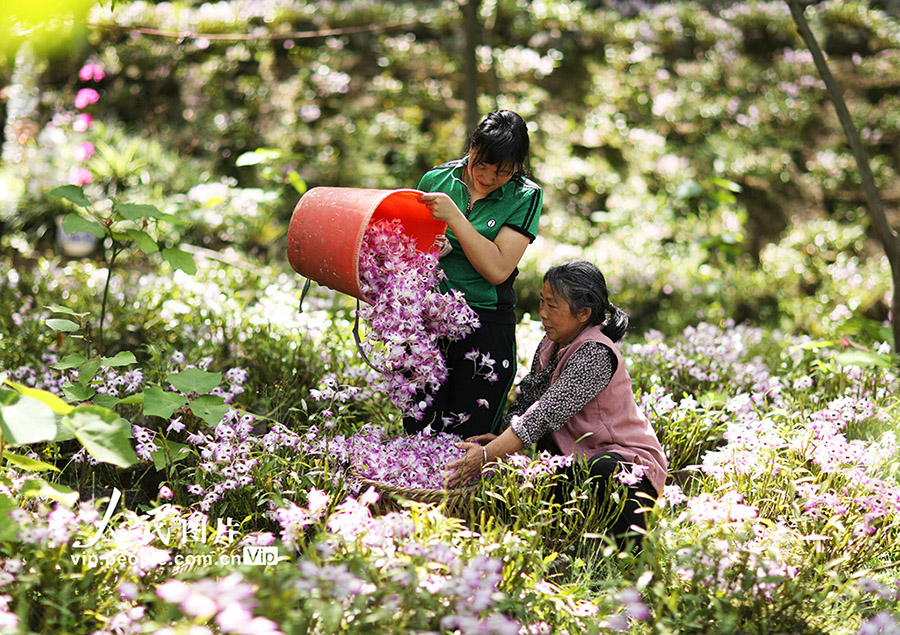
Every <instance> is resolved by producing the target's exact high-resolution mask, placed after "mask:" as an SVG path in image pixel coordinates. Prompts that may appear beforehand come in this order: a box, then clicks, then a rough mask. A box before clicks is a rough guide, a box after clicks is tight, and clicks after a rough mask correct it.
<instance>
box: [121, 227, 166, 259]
mask: <svg viewBox="0 0 900 635" xmlns="http://www.w3.org/2000/svg"><path fill="white" fill-rule="evenodd" d="M125 233H126V234H127V235H128V237H129V238H131V240H133V241H134V242H135V244H136V245H137V246H138V249H140V250H141V251H143V252H144V253H145V254H155V253H156V252H157V251H159V246H158V245H157V244H156V241H155V240H153V238H151V236H150V234H148V233H147V232H145V231H144V230H142V229H128V230H126V231H125Z"/></svg>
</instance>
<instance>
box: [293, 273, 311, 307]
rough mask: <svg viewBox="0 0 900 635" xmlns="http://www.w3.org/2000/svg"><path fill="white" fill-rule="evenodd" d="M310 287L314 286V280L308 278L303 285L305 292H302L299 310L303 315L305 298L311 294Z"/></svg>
mask: <svg viewBox="0 0 900 635" xmlns="http://www.w3.org/2000/svg"><path fill="white" fill-rule="evenodd" d="M310 285H312V278H307V279H306V282H305V283H304V284H303V291H301V292H300V306H299V307H298V309H297V312H298V313H303V298H305V297H306V294H307V293H309V287H310Z"/></svg>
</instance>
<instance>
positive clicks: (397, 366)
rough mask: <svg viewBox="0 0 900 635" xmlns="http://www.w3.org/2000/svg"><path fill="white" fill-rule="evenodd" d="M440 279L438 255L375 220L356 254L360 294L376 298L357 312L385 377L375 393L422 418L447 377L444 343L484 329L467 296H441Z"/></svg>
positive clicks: (372, 356)
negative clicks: (417, 247)
mask: <svg viewBox="0 0 900 635" xmlns="http://www.w3.org/2000/svg"><path fill="white" fill-rule="evenodd" d="M443 276H444V273H443V271H441V269H440V268H439V267H438V259H437V256H436V255H435V254H433V253H425V252H421V251H419V250H417V249H416V247H415V243H414V242H413V240H412V239H411V238H410V237H409V236H407V235H406V234H405V233H403V227H402V225H400V223H399V222H396V221H387V220H382V221H378V222H377V223H373V224H372V225H371V226H370V227H369V228H368V230H367V231H366V235H365V238H364V239H363V244H362V248H361V249H360V255H359V277H360V281H361V283H362V284H361V286H360V290H361V291H362V292H363V295H365V296H366V297H367V298H369V299H370V300H371V304H369V305H366V306H364V307H362V308H361V309H360V311H359V316H360V317H361V318H362V319H364V320H365V321H366V322H367V323H368V325H369V333H368V336H367V342H365V343H364V345H363V346H364V351H365V353H366V354H367V355H368V356H369V358H370V359H371V361H372V364H373V365H374V366H375V367H377V368H378V369H379V370H381V371H382V377H381V378H380V380H379V381H378V385H377V386H376V388H378V389H381V390H383V391H384V392H385V393H387V395H388V396H389V397H390V399H391V401H392V402H393V403H394V405H395V406H397V407H398V408H399V409H400V410H401V411H403V413H404V414H406V415H409V416H413V417H417V418H421V416H422V411H423V410H424V409H425V408H427V407H428V405H429V404H430V402H431V396H430V395H431V394H432V393H433V392H434V391H435V390H436V389H437V388H438V387H439V386H440V385H441V384H442V383H443V382H444V381H445V380H446V378H447V366H446V364H445V362H444V358H443V356H442V355H441V352H440V349H439V343H440V342H441V341H442V340H457V339H459V338H461V337H463V336H464V335H467V334H468V333H471V332H472V331H473V330H474V329H475V328H477V327H478V325H479V322H478V316H477V315H476V314H475V312H474V311H473V310H472V309H471V307H469V305H468V304H467V303H466V301H465V299H464V297H463V294H462V293H460V292H459V291H456V290H453V291H450V292H449V293H441V292H440V290H439V289H438V284H439V283H440V281H441V279H442V278H443Z"/></svg>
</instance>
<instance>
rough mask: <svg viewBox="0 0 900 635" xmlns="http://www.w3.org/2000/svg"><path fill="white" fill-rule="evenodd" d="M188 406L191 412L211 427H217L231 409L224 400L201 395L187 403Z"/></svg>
mask: <svg viewBox="0 0 900 635" xmlns="http://www.w3.org/2000/svg"><path fill="white" fill-rule="evenodd" d="M188 406H189V407H190V409H191V412H193V413H194V414H195V415H196V416H198V417H200V418H201V419H203V420H204V421H205V422H206V423H208V424H209V425H211V426H217V425H219V422H220V421H222V417H224V416H225V413H227V412H228V410H229V409H230V408H231V406H229V405H228V404H226V403H225V400H224V399H222V398H221V397H217V396H215V395H203V396H202V397H197V398H196V399H192V400H191V401H190V402H189V403H188Z"/></svg>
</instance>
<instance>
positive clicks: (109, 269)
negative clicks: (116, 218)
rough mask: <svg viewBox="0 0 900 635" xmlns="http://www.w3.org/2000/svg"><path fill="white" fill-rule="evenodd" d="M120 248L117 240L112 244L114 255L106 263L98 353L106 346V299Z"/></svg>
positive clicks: (101, 353) (101, 352)
mask: <svg viewBox="0 0 900 635" xmlns="http://www.w3.org/2000/svg"><path fill="white" fill-rule="evenodd" d="M119 251H120V250H119V248H118V245H117V244H116V242H115V241H113V244H112V256H110V258H109V262H108V263H107V264H106V284H105V285H104V286H103V299H102V300H101V301H100V327H99V329H98V333H97V340H98V342H97V354H98V355H103V353H104V352H105V347H104V345H103V323H104V322H105V321H106V300H107V298H108V297H109V285H110V283H111V281H112V273H113V265H114V264H115V263H116V257H117V256H118V255H119Z"/></svg>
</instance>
